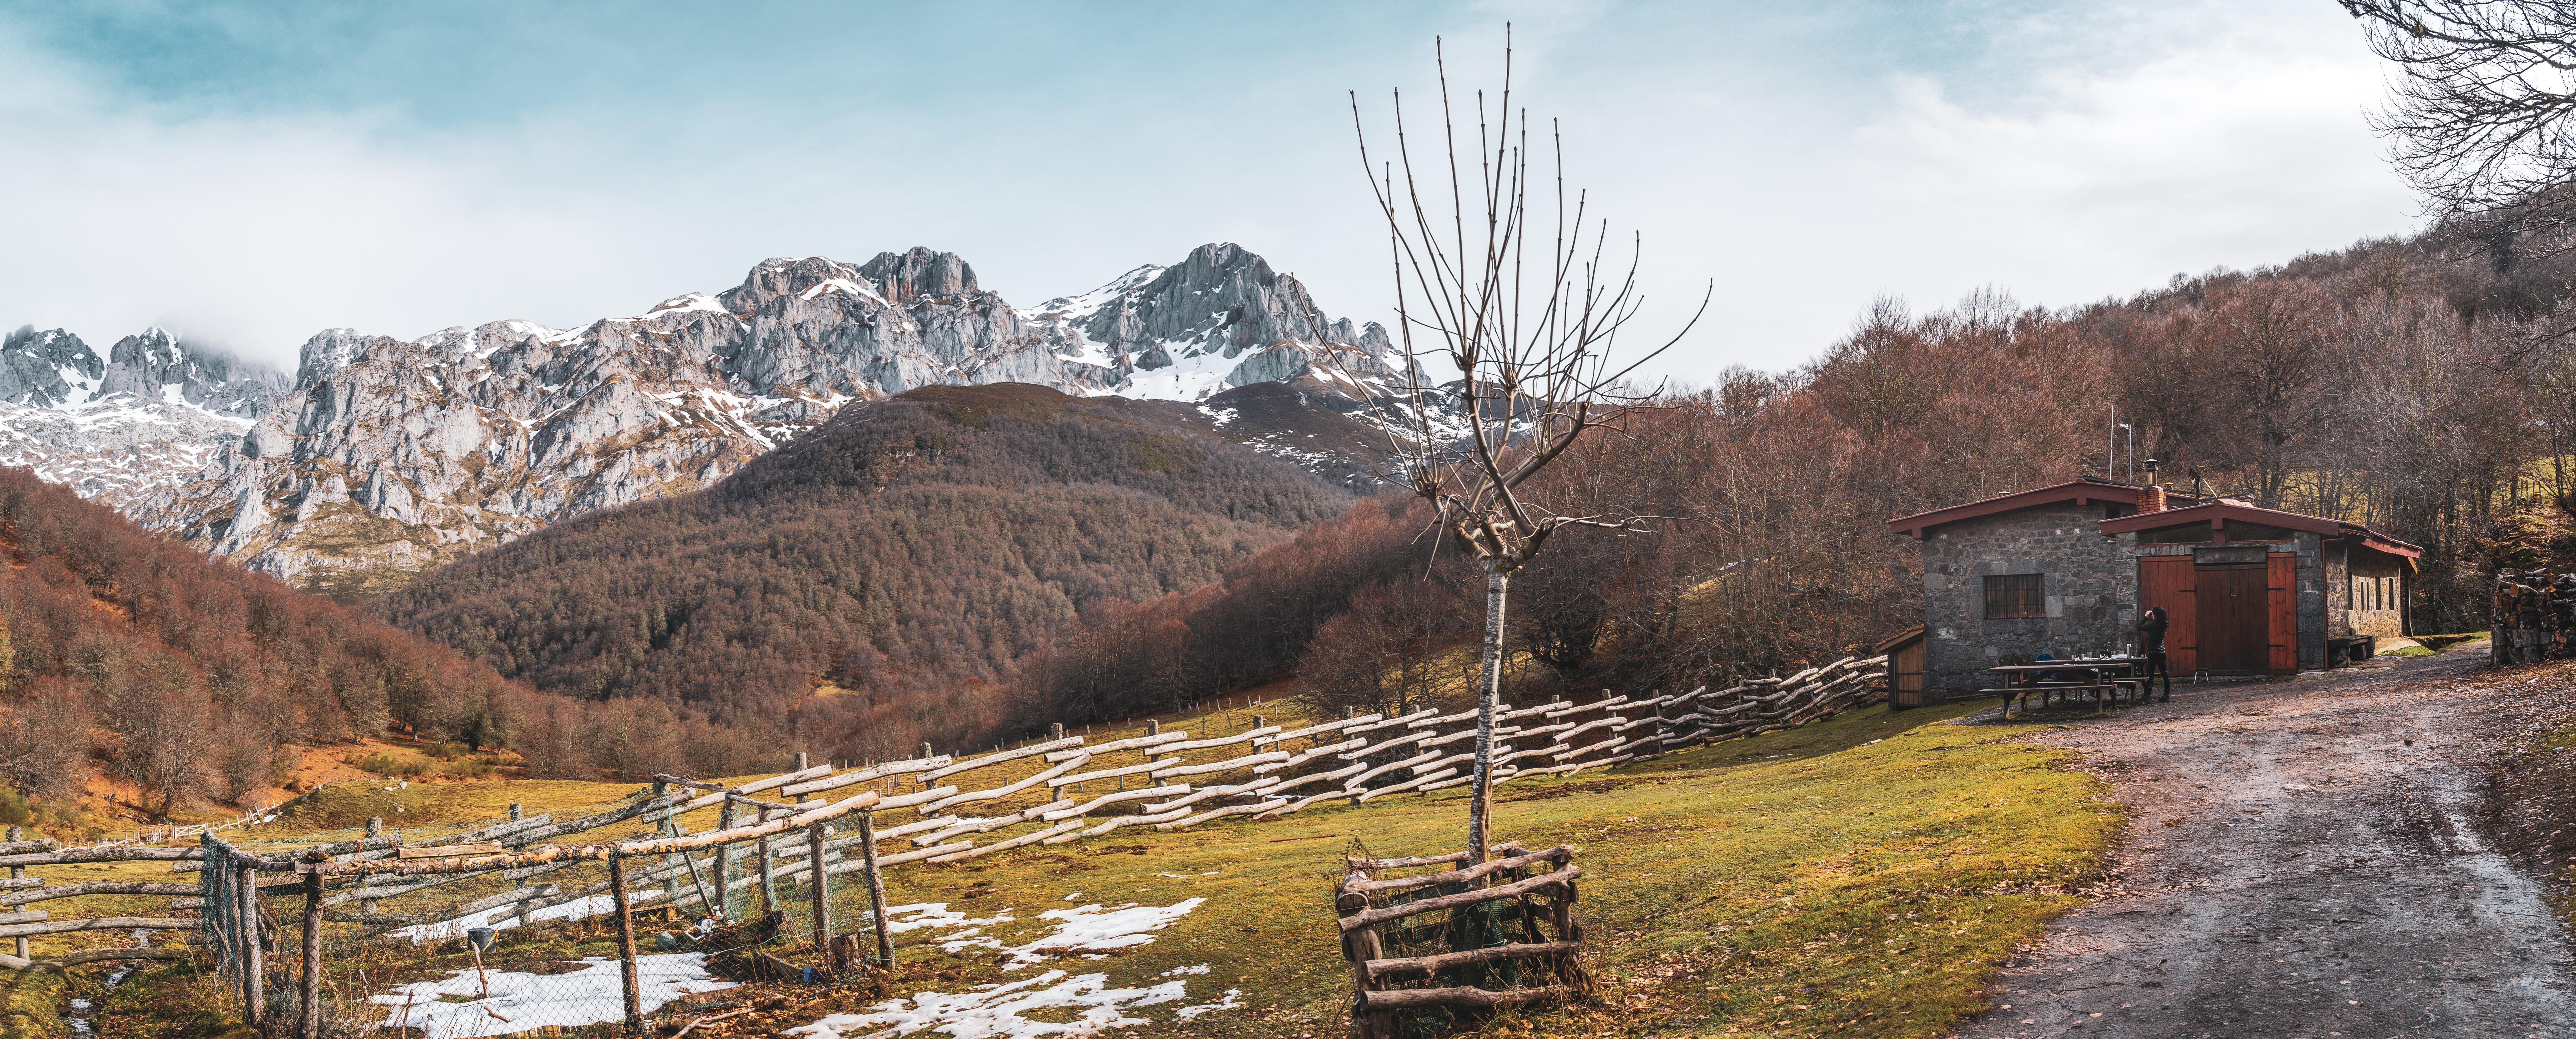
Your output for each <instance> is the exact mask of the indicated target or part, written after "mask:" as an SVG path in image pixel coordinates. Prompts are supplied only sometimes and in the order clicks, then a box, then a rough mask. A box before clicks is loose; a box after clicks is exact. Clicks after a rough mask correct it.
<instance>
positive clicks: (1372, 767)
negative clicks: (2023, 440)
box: [0, 657, 1885, 1036]
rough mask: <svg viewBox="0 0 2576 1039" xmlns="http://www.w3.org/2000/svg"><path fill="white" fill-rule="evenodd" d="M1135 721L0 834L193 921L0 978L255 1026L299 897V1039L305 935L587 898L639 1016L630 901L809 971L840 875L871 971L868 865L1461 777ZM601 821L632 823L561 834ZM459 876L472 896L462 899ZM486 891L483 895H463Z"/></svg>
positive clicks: (177, 920) (1627, 744)
mask: <svg viewBox="0 0 2576 1039" xmlns="http://www.w3.org/2000/svg"><path fill="white" fill-rule="evenodd" d="M1884 661H1885V658H1884V657H1875V658H1870V659H1865V660H1864V659H1855V658H1846V659H1843V660H1839V661H1836V662H1834V663H1832V664H1828V665H1825V666H1823V667H1818V668H1810V669H1808V670H1805V671H1801V672H1799V673H1797V674H1794V675H1790V676H1788V677H1785V678H1773V679H1759V680H1755V681H1751V682H1747V683H1744V684H1742V685H1738V686H1734V687H1731V688H1727V689H1720V690H1708V689H1705V688H1703V689H1697V690H1693V691H1691V692H1688V693H1680V694H1674V695H1669V696H1651V697H1646V698H1630V697H1627V696H1614V697H1608V698H1605V699H1602V700H1598V701H1595V702H1592V703H1585V704H1575V703H1567V702H1555V703H1546V704H1538V705H1534V706H1530V707H1525V708H1520V709H1517V710H1510V711H1505V712H1502V713H1500V714H1498V715H1497V718H1496V727H1495V738H1496V746H1495V747H1494V750H1493V756H1492V759H1491V761H1492V767H1493V769H1494V772H1493V776H1494V782H1495V783H1497V784H1502V783H1509V782H1513V781H1516V780H1520V779H1526V778H1529V777H1532V776H1541V775H1570V774H1573V773H1576V772H1580V771H1584V770H1587V769H1594V768H1604V767H1608V766H1613V765H1618V764H1622V763H1626V762H1631V761H1640V760H1646V759H1650V758H1654V757H1658V756H1661V755H1663V754H1665V753H1668V752H1671V751H1673V750H1676V749H1679V748H1682V747H1686V746H1690V745H1693V744H1699V743H1706V742H1711V741H1715V740H1721V739H1728V738H1734V737H1740V736H1748V735H1754V734H1757V733H1761V732H1767V731H1771V730H1774V729H1782V728H1788V727H1791V726H1795V725H1799V724H1803V723H1805V722H1807V721H1811V720H1814V719H1817V718H1820V717H1824V716H1826V715H1829V714H1832V713H1834V712H1836V711H1839V710H1842V709H1845V708H1848V707H1850V706H1853V705H1855V704H1857V703H1859V702H1861V701H1862V700H1864V699H1867V698H1869V697H1871V696H1873V695H1876V694H1877V693H1878V691H1879V688H1880V682H1881V680H1882V679H1883V677H1884V676H1883V672H1882V670H1881V668H1880V665H1881V664H1883V663H1884ZM1148 728H1149V732H1148V734H1147V735H1145V736H1141V737H1134V738H1128V739H1119V740H1112V741H1108V742H1104V743H1099V744H1086V742H1085V738H1084V737H1082V736H1079V735H1074V736H1065V735H1062V732H1063V727H1062V726H1057V727H1056V729H1055V735H1053V736H1051V737H1050V738H1047V739H1043V740H1039V741H1036V742H1033V743H1030V744H1027V745H1024V746H1020V747H1016V748H1009V749H1004V750H999V751H996V752H994V753H989V754H984V755H981V756H976V757H971V758H965V759H959V758H955V757H953V756H949V755H934V754H929V753H927V751H928V748H924V751H925V753H924V755H923V756H922V757H919V758H915V759H912V760H907V761H895V762H886V763H882V764H875V765H869V766H866V767H861V768H851V769H835V768H833V767H831V766H830V765H828V764H826V765H814V766H811V767H807V766H806V765H805V761H804V755H801V754H800V755H798V766H799V767H798V768H797V769H795V770H794V771H790V772H788V773H785V774H783V775H777V776H770V777H767V778H764V779H760V780H756V781H752V782H748V783H744V784H741V785H738V786H734V787H726V788H719V787H716V786H714V785H712V784H706V783H700V782H697V781H695V780H691V779H687V778H685V777H677V776H665V777H661V778H660V780H659V781H657V782H656V783H655V784H654V786H653V788H652V789H651V790H650V791H649V792H648V791H639V792H638V793H637V794H635V795H633V796H630V797H629V798H627V799H625V800H624V801H622V802H619V803H617V804H614V805H609V806H605V807H602V808H600V809H598V810H595V811H590V812H588V813H586V814H583V815H580V816H578V817H574V818H567V819H561V820H558V819H556V818H554V817H553V816H551V815H537V816H533V817H523V814H522V813H521V812H520V811H519V810H518V808H517V806H515V805H514V806H512V810H511V813H510V816H509V817H508V818H506V819H497V820H492V821H489V822H487V823H484V824H481V825H477V826H474V827H473V828H472V829H469V830H466V831H464V832H460V833H452V834H448V835H445V836H440V837H435V838H429V839H417V840H411V841H405V840H402V839H401V838H400V837H399V836H396V835H388V834H385V833H382V832H381V831H380V830H379V829H378V828H376V827H374V826H372V825H371V826H370V828H369V830H368V832H367V833H366V834H365V835H363V836H358V837H354V838H350V839H345V840H338V841H331V842H326V843H319V844H312V845H308V846H302V847H290V848H284V849H271V850H268V851H266V852H255V851H251V850H247V849H243V848H236V847H233V846H232V845H229V844H226V843H224V842H223V841H221V840H219V839H218V838H216V837H215V836H214V834H213V833H211V832H205V833H200V834H199V835H198V837H199V841H200V843H199V845H198V846H196V847H104V848H80V849H66V848H59V847H56V846H55V845H54V844H53V843H52V842H50V841H13V842H11V843H7V844H0V866H6V867H8V868H9V869H10V872H11V878H10V879H9V880H7V881H0V906H6V907H17V906H22V905H28V904H33V903H37V902H43V901H48V900H53V899H64V898H76V897H79V896H83V895H106V894H115V895H168V896H170V897H171V899H172V902H171V907H172V912H173V913H174V914H177V913H184V912H188V911H192V910H193V911H195V912H196V914H197V915H196V916H194V917H188V916H180V915H172V916H168V917H128V916H114V917H93V918H85V919H65V920H53V919H49V918H47V916H46V914H45V913H44V912H42V911H19V912H13V913H5V914H0V937H16V938H19V939H20V942H19V946H18V949H19V951H18V955H16V956H14V957H0V966H5V967H9V968H12V969H17V970H29V969H60V968H61V967H64V966H69V965H71V964H73V963H78V962H91V961H96V960H108V959H118V958H124V959H132V958H137V957H141V956H169V955H175V953H174V952H173V951H172V950H168V949H144V948H124V949H108V950H94V951H91V952H83V953H79V954H75V955H73V956H67V957H62V958H58V959H54V960H48V961H43V962H34V961H31V960H30V959H29V957H28V955H27V953H26V951H25V943H24V939H25V937H26V936H29V935H37V934H54V933H63V932H69V931H80V930H110V929H113V930H135V929H165V930H182V931H197V932H200V938H201V941H200V945H201V946H203V947H205V948H207V949H209V950H211V951H212V952H213V953H214V954H215V956H216V959H217V961H218V967H219V968H220V969H221V970H222V971H223V972H224V973H225V974H226V975H227V976H229V977H234V978H237V979H239V981H240V984H241V986H242V994H243V1003H244V1006H245V1007H246V1008H248V1009H249V1010H250V1012H251V1013H252V1014H253V1015H254V1018H256V1017H257V1016H258V1015H260V1014H263V1013H264V1012H265V1009H264V1008H262V1007H261V1006H260V1005H259V1004H260V1002H261V1000H262V986H263V984H264V981H263V978H262V976H263V974H264V972H265V970H266V966H265V964H264V963H262V962H260V961H261V955H260V951H259V950H260V943H259V942H258V941H257V940H256V938H255V936H254V935H252V934H250V933H249V932H247V931H245V930H244V929H245V928H255V927H256V921H257V919H258V918H259V909H258V906H259V901H260V899H262V898H263V897H269V898H277V897H286V898H292V899H295V900H296V901H298V902H300V905H299V906H298V911H299V912H298V915H299V916H300V918H301V920H302V922H303V935H302V942H301V944H302V946H303V948H302V950H301V956H300V957H299V960H300V962H299V963H297V964H296V965H295V968H296V970H297V972H298V975H299V977H298V981H299V983H300V984H299V999H298V1002H299V1003H300V1004H302V1005H301V1006H300V1007H299V1008H298V1012H299V1016H300V1021H301V1029H300V1032H299V1034H303V1035H308V1036H309V1035H312V1034H315V1032H314V1029H315V1028H316V1026H317V1022H318V1015H317V1014H315V1013H313V1012H312V1011H311V1007H312V1006H313V1005H314V1001H315V1000H316V999H318V998H319V996H318V994H317V989H318V985H319V977H320V963H321V944H320V942H321V937H320V936H321V931H322V927H323V925H324V924H326V923H327V924H339V925H343V926H344V927H354V928H355V929H356V933H357V934H358V935H360V936H365V935H377V934H382V933H384V932H386V931H389V930H394V929H398V928H411V927H420V926H423V925H428V924H435V923H440V922H445V921H452V920H457V919H459V918H464V917H469V916H473V915H475V914H480V913H486V912H489V911H491V910H495V909H500V908H503V907H507V908H508V909H509V910H510V912H509V913H508V914H507V915H506V916H505V917H503V918H502V919H503V920H504V921H510V920H519V921H524V920H526V919H529V918H530V917H531V916H532V914H535V913H537V912H539V911H540V910H544V909H547V908H550V907H554V906H560V905H564V904H567V903H571V902H573V901H575V900H578V899H584V898H591V897H595V896H598V895H601V894H607V895H608V896H610V898H611V899H612V900H613V901H614V903H615V911H616V912H617V914H618V915H619V918H620V920H621V929H622V930H627V932H628V933H627V935H626V938H627V941H626V945H627V946H628V948H627V949H626V952H625V955H624V956H623V957H622V959H623V960H624V965H625V970H626V972H627V977H628V978H629V982H628V986H629V995H630V1000H629V1002H630V1006H629V1010H630V1013H629V1016H630V1019H632V1020H633V1023H638V1024H640V1015H638V1014H636V1013H635V1012H634V1009H633V1005H632V993H633V981H632V978H633V976H634V973H633V972H634V969H635V965H634V962H633V953H632V949H631V938H632V936H631V924H626V923H625V921H628V920H629V919H630V918H631V914H632V913H633V912H634V911H635V910H636V909H639V908H647V907H653V906H661V905H668V906H672V907H694V908H695V909H697V910H699V911H701V912H705V913H707V914H709V915H718V916H732V915H733V914H731V913H730V912H728V910H730V909H731V907H733V906H734V905H736V904H737V900H738V899H742V898H756V901H757V904H758V905H760V906H761V907H762V908H764V909H767V908H770V907H775V906H777V905H778V904H779V903H778V886H779V885H780V884H782V883H788V882H795V881H800V880H802V881H806V882H808V889H809V894H810V897H812V898H813V899H814V900H815V904H814V906H813V920H814V926H813V930H814V938H815V947H816V951H817V954H818V955H819V956H821V957H822V958H823V959H824V961H825V964H824V965H825V966H826V967H827V968H828V969H836V970H837V969H846V968H849V967H852V966H855V964H852V963H849V962H840V961H838V960H836V959H835V956H836V953H835V951H834V945H833V943H832V942H831V941H830V934H829V928H830V921H829V913H828V907H827V905H826V904H825V899H827V898H828V897H829V888H830V885H828V884H815V883H811V881H812V880H813V879H814V878H815V877H817V876H818V875H819V876H820V877H823V878H829V877H832V876H840V875H848V874H853V873H856V874H861V875H862V876H863V877H864V878H865V880H866V886H867V891H868V894H869V896H870V901H871V905H872V908H873V909H874V910H875V912H874V914H873V918H874V919H875V920H877V921H878V924H879V927H878V931H877V934H876V938H877V941H876V943H875V944H876V951H877V953H878V958H879V959H880V961H884V960H890V959H891V956H892V949H891V944H890V942H888V941H887V940H886V938H885V935H884V932H883V929H882V924H883V919H884V916H883V910H884V884H883V879H882V871H883V870H884V869H886V868H889V867H893V866H897V865H906V864H913V863H950V862H960V861H965V860H969V859H973V858H976V857H979V856H983V855H988V854H992V853H994V852H998V851H1003V850H1007V849H1011V848H1018V847H1025V846H1029V845H1033V844H1042V845H1054V844H1064V843H1069V842H1073V841H1079V840H1084V839H1088V838H1094V837H1101V836H1105V835H1108V834H1111V833H1114V832H1115V831H1117V830H1119V829H1121V828H1125V827H1130V826H1152V827H1154V828H1155V829H1157V830H1164V831H1170V830H1180V829H1186V828H1189V827H1193V826H1197V825H1200V824H1203V823H1207V822H1210V821H1214V820H1217V819H1223V818H1228V817H1235V816H1245V817H1250V818H1251V819H1254V820H1268V819H1278V818H1282V817H1284V816H1287V815H1290V814H1293V813H1296V812H1298V811H1301V810H1304V809H1305V808H1308V807H1310V806H1313V805H1316V804H1322V803H1327V802H1344V801H1347V802H1351V803H1359V804H1365V803H1368V802H1371V801H1375V800H1379V799H1382V798H1386V797H1392V796H1399V795H1402V794H1407V793H1427V792H1431V791H1436V790H1442V789H1447V788H1450V787H1456V786H1462V785H1465V784H1467V783H1469V782H1471V781H1472V780H1473V778H1474V777H1473V775H1472V774H1471V770H1472V768H1473V760H1474V755H1475V747H1474V740H1475V712H1474V711H1472V710H1471V711H1463V712H1454V713H1442V712H1439V711H1434V710H1422V711H1414V712H1410V713H1406V714H1401V715H1397V716H1394V717H1386V716H1382V715H1378V714H1367V715H1360V716H1357V717H1350V718H1341V719H1336V720H1333V721H1328V722H1324V723H1321V724H1316V725H1308V726H1302V727H1298V728H1295V729H1288V728H1285V727H1282V726H1276V725H1268V724H1265V723H1264V720H1263V719H1259V718H1256V719H1254V724H1253V725H1252V726H1251V727H1250V728H1247V729H1245V730H1244V731H1241V732H1236V733H1232V734H1226V735H1209V736H1203V737H1196V738H1194V737H1193V736H1192V734H1190V733H1188V732H1183V731H1171V732H1163V731H1160V730H1159V727H1158V726H1153V725H1151V723H1149V726H1148ZM1203 752H1216V753H1213V754H1209V753H1203ZM1011 764H1017V765H1019V766H1020V767H1019V768H1018V769H1015V770H1013V771H1026V773H1027V774H1025V775H1020V776H1018V777H1017V778H1015V779H1014V778H1002V779H993V780H986V781H983V782H976V781H974V778H973V777H974V775H975V774H976V773H978V772H980V771H983V770H986V769H992V768H995V767H996V766H1002V765H1011ZM1032 769H1033V770H1034V771H1029V770H1032ZM970 787H971V789H970ZM1094 788H1105V789H1094ZM809 799H813V800H809ZM1004 801H1009V802H1012V803H1014V804H1017V805H1019V806H1018V807H1016V808H1015V809H1014V810H1011V811H1007V812H996V813H995V814H991V815H968V814H965V812H964V811H961V810H972V808H973V807H974V806H978V805H987V804H992V803H994V802H1004ZM1024 802H1034V803H1024ZM708 808H715V809H717V810H718V812H719V821H718V823H717V828H716V829H714V830H710V831H707V832H704V833H698V834H690V833H688V832H687V831H686V829H685V828H684V827H683V826H681V824H680V821H679V820H680V817H682V816H684V815H687V814H689V813H693V812H697V811H701V810H704V809H708ZM987 810H988V811H989V810H991V809H987ZM835 822H854V823H855V824H856V825H855V827H854V832H850V833H840V832H838V831H837V830H836V828H835V827H834V826H833V825H832V824H833V823H835ZM611 828H617V829H621V830H628V831H633V830H642V831H645V832H643V833H640V834H630V835H628V836H623V837H618V838H615V839H610V840H597V839H594V840H593V841H592V842H591V843H582V844H566V843H562V842H564V841H565V840H566V839H568V838H573V837H577V836H580V835H585V834H596V833H599V832H601V831H605V830H609V829H611ZM881 846H883V847H881ZM852 853H855V854H852ZM836 858H837V860H838V861H835V860H836ZM163 860H166V861H169V862H170V863H171V868H172V869H173V870H175V871H179V872H183V873H184V872H199V873H200V874H201V875H200V876H199V877H198V878H196V879H197V880H198V882H197V883H154V882H138V881H90V882H85V883H79V884H67V885H52V886H49V885H47V884H46V882H45V881H44V880H42V879H40V878H28V877H25V876H24V872H25V870H26V869H27V868H30V867H42V866H46V865H53V864H62V863H71V862H120V861H122V862H132V861H163ZM210 863H212V864H215V865H218V866H220V870H219V871H218V873H217V874H216V875H215V876H212V877H209V876H206V875H204V871H205V870H207V868H208V866H209V864H210ZM585 863H604V864H606V865H607V867H608V872H609V876H608V877H607V878H606V879H603V880H600V881H597V882H594V883H590V884H587V885H577V886H574V885H566V884H564V883H562V882H561V879H562V878H559V879H558V880H557V881H556V882H548V881H547V880H546V878H547V877H548V876H549V875H554V874H558V873H561V872H562V871H564V870H567V869H570V868H572V867H575V866H579V865H582V864H585ZM1512 868H1520V867H1512ZM818 871H819V872H818ZM1559 872H1563V873H1566V874H1567V875H1566V876H1564V877H1561V878H1559V880H1557V881H1550V882H1549V883H1551V884H1553V883H1563V882H1568V881H1570V880H1571V878H1572V872H1571V871H1559ZM1547 875H1548V876H1554V875H1555V874H1547ZM566 876H567V877H568V876H569V875H566ZM469 882H479V883H474V884H471V885H470V886H464V885H468V884H469ZM1516 883H1517V881H1516ZM647 885H658V886H659V892H658V893H656V894H653V895H651V896H650V897H646V898H630V897H629V893H630V892H631V891H633V890H637V889H641V888H643V887H646V886H647ZM451 886H455V887H452V889H453V890H456V891H457V894H456V895H454V896H449V897H447V898H444V899H440V898H438V893H439V891H440V890H441V889H451ZM496 886H497V887H500V888H501V890H498V891H488V892H487V891H485V890H483V889H488V888H492V887H496ZM469 895H470V896H471V897H468V896H469ZM425 899H426V900H428V901H427V904H426V905H424V906H422V907H421V908H416V909H412V910H410V911H407V912H386V911H384V909H383V903H385V902H387V901H392V900H401V901H403V902H405V903H408V904H413V905H420V904H422V903H423V902H424V900H425ZM209 907H212V908H213V910H214V911H208V910H209ZM847 947H848V943H843V944H842V948H845V949H846V948H847ZM1395 998H1398V999H1399V1001H1400V1000H1401V999H1409V998H1421V997H1409V996H1408V997H1395Z"/></svg>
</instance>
